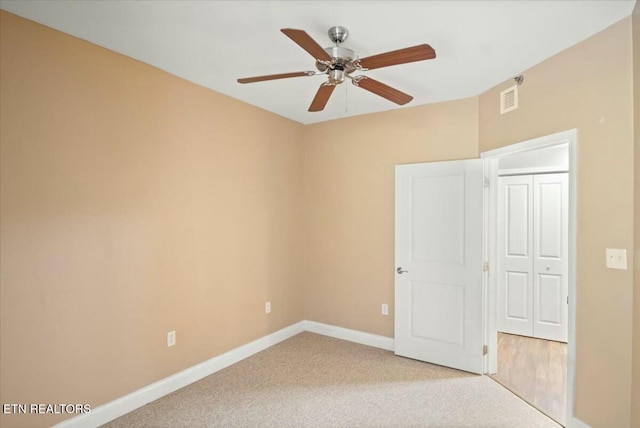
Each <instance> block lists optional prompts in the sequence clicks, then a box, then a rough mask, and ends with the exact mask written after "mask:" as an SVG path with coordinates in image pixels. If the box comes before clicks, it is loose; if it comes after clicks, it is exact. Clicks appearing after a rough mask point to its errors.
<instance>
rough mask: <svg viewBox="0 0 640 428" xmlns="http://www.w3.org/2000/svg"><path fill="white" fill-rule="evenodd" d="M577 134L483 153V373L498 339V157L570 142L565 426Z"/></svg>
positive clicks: (572, 365) (570, 412)
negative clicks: (484, 354) (484, 345)
mask: <svg viewBox="0 0 640 428" xmlns="http://www.w3.org/2000/svg"><path fill="white" fill-rule="evenodd" d="M577 137H578V132H577V130H576V129H571V130H568V131H563V132H558V133H556V134H552V135H547V136H544V137H540V138H535V139H533V140H528V141H524V142H521V143H516V144H512V145H509V146H505V147H500V148H498V149H494V150H489V151H486V152H482V153H481V154H480V157H481V158H482V159H484V161H485V164H484V171H485V172H484V176H485V192H484V198H485V199H484V201H485V203H484V210H485V212H484V245H485V248H484V257H485V258H484V260H485V261H486V263H487V264H486V268H485V274H484V277H483V290H484V293H485V296H486V298H485V300H484V308H483V314H484V316H483V329H484V331H485V338H484V340H485V342H484V343H485V344H486V345H487V355H486V358H485V373H487V374H490V373H495V372H496V371H497V366H498V342H497V337H498V333H497V327H496V311H497V307H496V306H497V297H498V289H497V281H496V278H495V275H492V273H494V272H497V270H496V269H497V239H496V237H497V233H496V231H497V208H498V188H497V183H498V160H499V159H500V158H501V157H503V156H507V155H512V154H514V153H521V152H526V151H531V150H537V149H542V148H545V147H551V146H556V145H560V144H567V143H568V145H569V229H568V232H569V260H568V262H569V275H568V281H569V307H568V320H567V321H568V331H569V335H568V343H567V421H566V423H567V426H571V425H572V422H573V420H574V398H575V386H576V382H575V375H576V224H577V221H576V219H577V218H576V207H577V205H576V198H577V180H576V177H577V163H578V157H577Z"/></svg>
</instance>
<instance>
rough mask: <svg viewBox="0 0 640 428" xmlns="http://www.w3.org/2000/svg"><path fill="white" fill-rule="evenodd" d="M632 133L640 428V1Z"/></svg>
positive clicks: (635, 422)
mask: <svg viewBox="0 0 640 428" xmlns="http://www.w3.org/2000/svg"><path fill="white" fill-rule="evenodd" d="M631 18H632V19H631V21H632V24H631V25H632V34H633V36H632V37H633V40H632V44H633V121H634V122H633V131H634V141H635V150H634V153H635V168H634V171H635V184H634V194H635V198H634V199H635V215H634V218H635V224H634V230H635V245H634V248H635V263H634V261H633V259H629V263H630V264H632V265H633V269H634V274H633V278H634V280H633V282H634V286H633V288H634V291H633V376H632V382H633V383H632V394H631V402H632V403H636V405H634V406H631V426H632V427H634V428H640V405H638V404H637V403H640V1H636V7H635V8H634V9H633V15H632V17H631Z"/></svg>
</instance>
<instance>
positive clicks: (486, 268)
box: [482, 262, 489, 272]
mask: <svg viewBox="0 0 640 428" xmlns="http://www.w3.org/2000/svg"><path fill="white" fill-rule="evenodd" d="M482 272H489V262H484V263H482Z"/></svg>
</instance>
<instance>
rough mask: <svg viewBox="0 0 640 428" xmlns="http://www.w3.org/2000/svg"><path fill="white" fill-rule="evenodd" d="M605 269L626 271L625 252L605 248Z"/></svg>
mask: <svg viewBox="0 0 640 428" xmlns="http://www.w3.org/2000/svg"><path fill="white" fill-rule="evenodd" d="M606 257H607V267H608V268H610V269H623V270H626V269H627V250H626V249H620V248H607V250H606Z"/></svg>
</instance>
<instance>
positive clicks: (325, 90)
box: [309, 82, 336, 111]
mask: <svg viewBox="0 0 640 428" xmlns="http://www.w3.org/2000/svg"><path fill="white" fill-rule="evenodd" d="M335 88H336V85H332V84H330V83H327V82H325V83H323V84H322V85H320V88H318V92H316V96H315V97H314V98H313V101H311V105H310V106H309V111H322V110H324V106H326V105H327V101H329V97H330V96H331V94H332V93H333V90H334V89H335Z"/></svg>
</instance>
